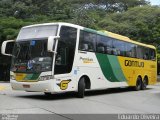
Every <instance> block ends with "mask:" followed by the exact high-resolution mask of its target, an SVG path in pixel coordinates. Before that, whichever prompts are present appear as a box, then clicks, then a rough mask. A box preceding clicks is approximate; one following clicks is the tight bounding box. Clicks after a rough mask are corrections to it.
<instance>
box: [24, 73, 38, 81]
mask: <svg viewBox="0 0 160 120" xmlns="http://www.w3.org/2000/svg"><path fill="white" fill-rule="evenodd" d="M39 75H40V74H39V73H36V74H27V75H26V77H25V78H24V80H37V79H38V77H39Z"/></svg>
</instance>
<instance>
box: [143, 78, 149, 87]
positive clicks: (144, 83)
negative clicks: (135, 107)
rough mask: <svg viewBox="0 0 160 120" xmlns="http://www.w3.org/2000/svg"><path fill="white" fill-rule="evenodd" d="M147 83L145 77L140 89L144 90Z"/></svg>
mask: <svg viewBox="0 0 160 120" xmlns="http://www.w3.org/2000/svg"><path fill="white" fill-rule="evenodd" d="M147 84H148V79H147V78H146V77H145V78H144V80H143V82H142V90H145V89H146V88H147Z"/></svg>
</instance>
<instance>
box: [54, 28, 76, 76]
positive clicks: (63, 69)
mask: <svg viewBox="0 0 160 120" xmlns="http://www.w3.org/2000/svg"><path fill="white" fill-rule="evenodd" d="M76 36H77V29H75V28H71V27H66V26H62V27H61V31H60V40H59V41H58V48H57V55H56V60H55V74H62V73H69V72H71V70H72V65H73V60H74V54H75V46H76Z"/></svg>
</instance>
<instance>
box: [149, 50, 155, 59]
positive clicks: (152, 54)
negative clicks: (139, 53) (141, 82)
mask: <svg viewBox="0 0 160 120" xmlns="http://www.w3.org/2000/svg"><path fill="white" fill-rule="evenodd" d="M155 53H156V52H155V50H154V49H149V58H150V60H156V56H155V55H156V54H155Z"/></svg>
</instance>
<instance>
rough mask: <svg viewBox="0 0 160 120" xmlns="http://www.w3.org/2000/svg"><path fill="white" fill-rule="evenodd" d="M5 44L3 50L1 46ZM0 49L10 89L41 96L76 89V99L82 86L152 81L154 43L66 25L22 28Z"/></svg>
mask: <svg viewBox="0 0 160 120" xmlns="http://www.w3.org/2000/svg"><path fill="white" fill-rule="evenodd" d="M11 42H15V43H14V48H13V52H12V54H9V53H6V46H7V44H8V43H11ZM1 51H2V54H4V55H10V56H12V64H11V70H10V83H11V86H12V89H13V90H23V91H36V92H44V93H45V94H46V95H49V94H52V93H62V92H68V91H76V92H77V94H78V97H81V98H82V97H84V92H85V90H86V89H91V90H96V89H105V88H113V87H123V86H134V87H135V88H136V90H140V89H145V88H146V86H147V85H148V84H155V83H156V68H157V66H156V57H155V56H156V54H155V47H153V46H151V45H146V44H142V43H138V42H134V41H132V40H130V39H129V38H127V37H125V36H120V35H117V34H114V33H110V32H107V31H96V30H92V29H89V28H85V27H82V26H79V25H74V24H70V23H46V24H36V25H30V26H25V27H23V28H22V29H21V30H20V32H19V35H18V37H17V39H16V40H15V41H13V40H9V41H4V42H3V44H2V50H1ZM144 55H147V56H146V58H144V57H143V56H144ZM142 69H143V70H142Z"/></svg>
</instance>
